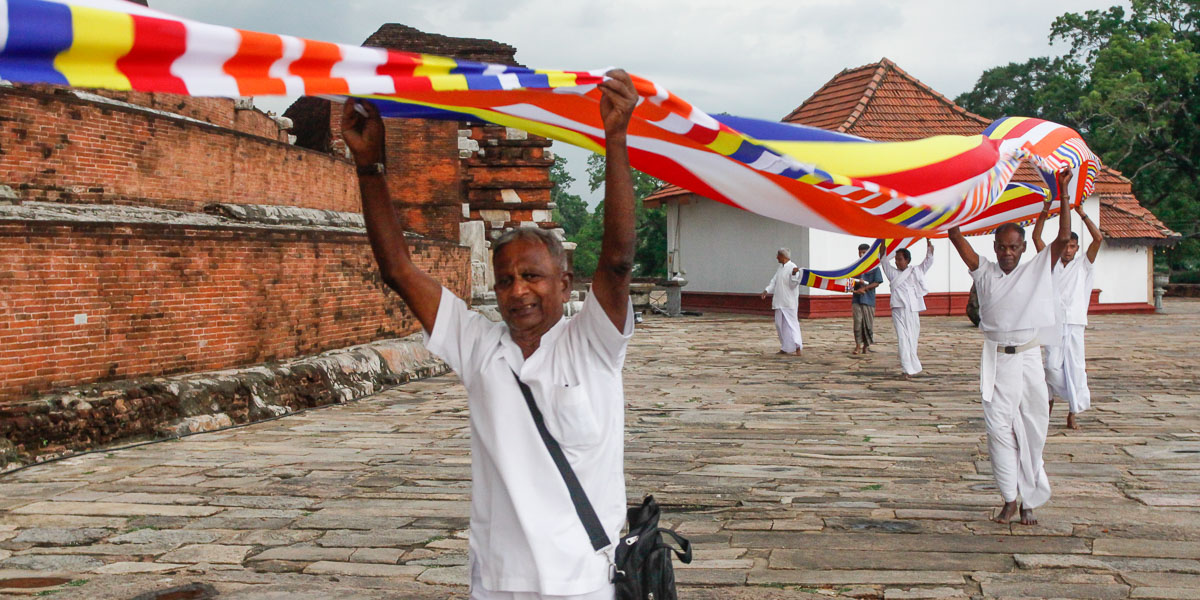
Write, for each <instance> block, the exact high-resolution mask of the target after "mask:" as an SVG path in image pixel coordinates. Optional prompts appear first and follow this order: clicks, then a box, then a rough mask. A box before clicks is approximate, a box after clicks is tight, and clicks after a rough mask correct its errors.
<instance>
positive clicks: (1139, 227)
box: [1100, 194, 1180, 245]
mask: <svg viewBox="0 0 1200 600" xmlns="http://www.w3.org/2000/svg"><path fill="white" fill-rule="evenodd" d="M1100 231H1101V232H1103V233H1104V237H1106V238H1109V239H1112V240H1120V241H1124V242H1133V241H1146V242H1149V243H1151V244H1155V245H1163V244H1171V243H1174V242H1175V240H1178V239H1179V237H1180V236H1179V234H1178V233H1175V232H1174V231H1171V230H1170V229H1167V227H1166V226H1165V225H1163V224H1162V222H1161V221H1159V220H1158V219H1157V218H1156V217H1155V216H1154V214H1153V213H1151V212H1150V211H1149V210H1147V209H1146V207H1144V206H1142V205H1141V203H1139V202H1138V200H1137V198H1136V197H1134V195H1133V194H1100Z"/></svg>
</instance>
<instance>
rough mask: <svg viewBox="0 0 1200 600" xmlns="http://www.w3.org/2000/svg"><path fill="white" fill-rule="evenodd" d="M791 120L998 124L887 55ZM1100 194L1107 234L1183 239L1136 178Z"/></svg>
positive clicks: (979, 127)
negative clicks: (1145, 203) (1147, 204)
mask: <svg viewBox="0 0 1200 600" xmlns="http://www.w3.org/2000/svg"><path fill="white" fill-rule="evenodd" d="M783 121H784V122H785V123H797V124H800V125H808V126H811V127H820V128H821V129H827V130H830V131H838V132H842V133H849V134H851V135H857V136H861V137H865V138H868V139H872V140H877V141H881V142H902V141H909V140H917V139H921V138H925V137H929V136H931V135H978V134H979V133H980V132H982V131H983V130H984V129H985V128H987V126H988V125H990V124H991V120H990V119H987V118H984V117H981V116H979V115H977V114H975V113H973V112H971V111H969V110H967V109H965V108H963V107H961V106H959V105H957V104H955V103H954V102H953V101H951V100H950V99H949V98H947V97H945V96H943V95H942V94H940V93H938V92H937V91H936V90H934V89H933V88H931V87H929V86H928V85H925V84H924V83H921V81H920V80H918V79H917V78H915V77H913V76H912V75H909V74H908V73H907V72H906V71H905V70H904V69H901V68H900V67H898V66H897V65H896V63H894V62H892V61H891V60H888V59H887V58H884V59H882V60H880V61H879V62H877V63H873V64H869V65H864V66H862V67H857V68H854V69H846V70H844V71H842V72H841V73H838V74H837V75H835V76H834V77H833V79H830V80H829V82H828V83H826V84H825V85H824V86H822V87H821V89H819V90H817V91H816V92H815V93H814V94H813V95H812V96H810V97H809V98H808V100H805V101H804V103H803V104H801V105H800V106H799V107H797V108H796V109H795V110H793V111H792V112H791V113H789V114H788V115H787V116H786V117H784V118H783ZM1013 180H1014V181H1019V182H1024V183H1033V184H1039V185H1040V184H1041V183H1042V178H1041V176H1040V175H1038V173H1037V171H1036V170H1035V169H1034V168H1033V167H1031V166H1030V165H1029V164H1028V163H1026V164H1024V165H1021V168H1020V170H1018V171H1017V174H1016V175H1015V176H1014V177H1013ZM690 193H691V192H688V191H687V190H685V189H682V188H679V187H676V186H673V185H667V186H664V187H662V188H660V189H659V190H657V191H656V192H655V193H654V194H652V195H650V197H649V198H647V201H649V202H650V203H651V204H652V205H653V204H657V203H660V202H662V201H664V200H666V199H668V198H673V197H677V196H681V195H685V194H690ZM1096 194H1097V195H1099V197H1100V201H1101V210H1100V229H1101V230H1102V231H1103V232H1104V235H1105V236H1106V237H1109V238H1113V239H1120V238H1124V239H1129V240H1133V239H1147V240H1163V241H1165V240H1168V239H1170V238H1172V237H1173V236H1177V235H1178V234H1175V233H1174V232H1172V231H1171V230H1170V229H1167V228H1166V226H1164V225H1163V224H1162V223H1161V222H1160V221H1159V220H1158V219H1157V218H1155V217H1154V215H1153V214H1151V213H1150V211H1148V210H1146V209H1145V208H1143V207H1142V206H1141V205H1140V204H1138V201H1137V198H1135V197H1134V195H1133V190H1132V187H1131V185H1130V182H1129V180H1128V179H1126V178H1125V177H1123V176H1122V175H1121V174H1120V173H1119V172H1117V171H1115V170H1113V169H1109V168H1107V167H1105V168H1104V169H1102V170H1101V172H1100V175H1099V177H1098V178H1097V180H1096ZM1108 213H1112V214H1108ZM1130 219H1132V221H1131V220H1130ZM1134 221H1136V223H1135V222H1134ZM1106 223H1107V224H1108V225H1106ZM1109 226H1111V229H1110V228H1109Z"/></svg>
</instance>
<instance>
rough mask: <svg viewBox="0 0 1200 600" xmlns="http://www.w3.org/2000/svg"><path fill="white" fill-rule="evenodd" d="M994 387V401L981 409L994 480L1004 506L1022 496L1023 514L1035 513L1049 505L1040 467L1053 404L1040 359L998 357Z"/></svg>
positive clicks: (1037, 356) (1024, 355)
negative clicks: (1029, 511)
mask: <svg viewBox="0 0 1200 600" xmlns="http://www.w3.org/2000/svg"><path fill="white" fill-rule="evenodd" d="M994 385H995V387H994V389H993V390H992V399H991V400H990V401H987V402H984V403H983V419H984V422H985V423H986V424H987V433H988V453H989V454H991V459H992V476H993V477H995V479H996V487H998V488H1000V495H1001V496H1003V497H1004V501H1005V502H1013V501H1015V500H1016V499H1017V497H1018V496H1020V498H1021V500H1022V503H1023V505H1024V506H1025V508H1036V507H1038V506H1041V505H1042V504H1045V503H1046V501H1047V500H1049V499H1050V479H1049V477H1047V476H1046V469H1045V465H1044V464H1043V463H1042V449H1043V448H1044V447H1045V445H1046V429H1047V428H1048V427H1049V424H1050V404H1049V402H1050V398H1049V397H1048V396H1047V389H1046V373H1045V370H1044V369H1043V367H1042V355H1041V353H1040V352H1038V351H1036V350H1029V351H1026V352H1020V353H1017V354H997V355H996V377H995V384H994Z"/></svg>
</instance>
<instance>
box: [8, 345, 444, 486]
mask: <svg viewBox="0 0 1200 600" xmlns="http://www.w3.org/2000/svg"><path fill="white" fill-rule="evenodd" d="M447 370H448V367H446V365H445V363H443V362H442V361H441V360H439V359H438V358H437V357H435V356H433V355H432V354H430V353H429V352H428V351H427V350H426V349H425V348H424V346H422V345H421V343H420V338H419V336H410V337H408V338H405V339H395V340H385V341H381V342H375V343H372V344H367V345H361V346H355V347H351V348H345V349H342V350H335V351H332V352H327V353H324V354H320V355H317V356H312V357H306V358H302V359H297V360H293V361H287V362H284V363H281V364H266V365H258V366H254V367H249V368H245V369H237V370H225V371H213V372H208V373H197V374H191V375H184V376H179V377H171V378H141V379H133V380H127V381H121V382H115V383H107V384H97V385H88V386H79V387H75V388H71V389H67V390H63V391H60V392H55V393H50V394H43V395H41V396H39V397H37V398H35V399H33V400H27V401H23V402H18V403H10V404H0V467H4V466H5V464H6V463H17V464H21V463H28V462H31V461H36V460H38V459H44V458H47V457H51V456H61V455H63V454H68V453H71V452H75V451H82V450H90V449H94V448H99V447H104V446H108V445H113V444H119V443H125V442H133V441H139V440H149V439H156V438H166V437H171V436H177V435H184V434H188V433H195V432H198V431H211V430H213V429H219V428H221V427H227V426H231V425H234V424H239V423H249V422H253V421H260V420H263V419H269V418H271V417H277V416H281V415H285V414H288V413H291V412H295V411H297V410H302V409H306V408H311V407H316V406H324V405H328V404H335V403H339V402H349V401H351V400H356V399H358V398H362V397H364V396H368V395H371V394H374V393H377V392H379V391H381V390H382V389H384V388H385V387H387V386H391V385H397V384H400V383H404V382H406V381H410V380H413V379H419V378H424V377H432V376H435V375H440V374H442V373H445V372H446V371H447ZM10 466H11V465H10Z"/></svg>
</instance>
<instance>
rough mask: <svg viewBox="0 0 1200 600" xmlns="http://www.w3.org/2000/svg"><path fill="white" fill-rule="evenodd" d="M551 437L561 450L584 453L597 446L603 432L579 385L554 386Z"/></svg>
mask: <svg viewBox="0 0 1200 600" xmlns="http://www.w3.org/2000/svg"><path fill="white" fill-rule="evenodd" d="M553 399H554V403H553V409H552V410H553V411H554V418H553V421H554V425H555V429H557V431H555V432H554V437H555V439H556V440H558V443H559V445H560V446H562V447H563V448H571V449H576V450H579V449H584V448H590V447H592V446H595V445H597V444H599V443H600V441H601V439H602V438H603V433H604V432H603V431H602V430H601V428H600V423H599V422H598V421H597V420H596V415H595V413H594V412H593V411H592V401H591V397H590V395H589V394H588V393H587V389H586V388H585V387H584V386H582V385H563V384H554V385H553Z"/></svg>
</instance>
